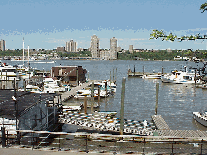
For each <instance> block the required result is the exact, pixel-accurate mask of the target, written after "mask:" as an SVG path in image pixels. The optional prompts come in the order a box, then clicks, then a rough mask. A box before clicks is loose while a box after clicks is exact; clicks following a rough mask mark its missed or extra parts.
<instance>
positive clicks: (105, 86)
mask: <svg viewBox="0 0 207 155" xmlns="http://www.w3.org/2000/svg"><path fill="white" fill-rule="evenodd" d="M105 91H106V95H105V97H106V96H107V94H108V93H107V81H106V82H105Z"/></svg>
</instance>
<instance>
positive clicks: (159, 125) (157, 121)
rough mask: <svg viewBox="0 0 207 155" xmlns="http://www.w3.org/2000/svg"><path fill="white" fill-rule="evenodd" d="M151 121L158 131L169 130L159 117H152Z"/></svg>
mask: <svg viewBox="0 0 207 155" xmlns="http://www.w3.org/2000/svg"><path fill="white" fill-rule="evenodd" d="M152 120H153V121H154V123H155V126H156V128H157V129H158V130H170V127H169V126H168V125H167V123H166V122H165V120H164V119H163V118H162V116H161V115H153V116H152Z"/></svg>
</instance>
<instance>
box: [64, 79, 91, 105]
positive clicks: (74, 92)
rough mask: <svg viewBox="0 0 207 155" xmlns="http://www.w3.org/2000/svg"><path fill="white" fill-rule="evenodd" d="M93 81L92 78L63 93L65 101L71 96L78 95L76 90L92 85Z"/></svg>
mask: <svg viewBox="0 0 207 155" xmlns="http://www.w3.org/2000/svg"><path fill="white" fill-rule="evenodd" d="M91 82H92V80H89V81H88V82H87V83H86V82H85V83H83V84H82V85H80V86H76V87H73V88H72V89H71V90H70V91H67V92H64V93H62V94H61V98H62V101H63V102H65V101H67V100H69V99H70V98H71V97H73V96H74V95H76V91H78V90H80V89H83V88H86V87H87V86H89V85H90V83H91Z"/></svg>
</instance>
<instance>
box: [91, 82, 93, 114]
mask: <svg viewBox="0 0 207 155" xmlns="http://www.w3.org/2000/svg"><path fill="white" fill-rule="evenodd" d="M91 101H92V102H91V113H93V105H94V81H93V82H92V86H91Z"/></svg>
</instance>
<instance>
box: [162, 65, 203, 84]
mask: <svg viewBox="0 0 207 155" xmlns="http://www.w3.org/2000/svg"><path fill="white" fill-rule="evenodd" d="M195 76H196V77H200V75H199V74H198V73H195V71H194V70H192V71H191V72H188V71H187V69H186V68H185V71H178V70H173V71H172V73H171V74H165V75H163V76H162V78H161V79H162V82H163V83H175V84H192V83H195V82H196V83H200V79H197V78H196V79H195Z"/></svg>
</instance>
